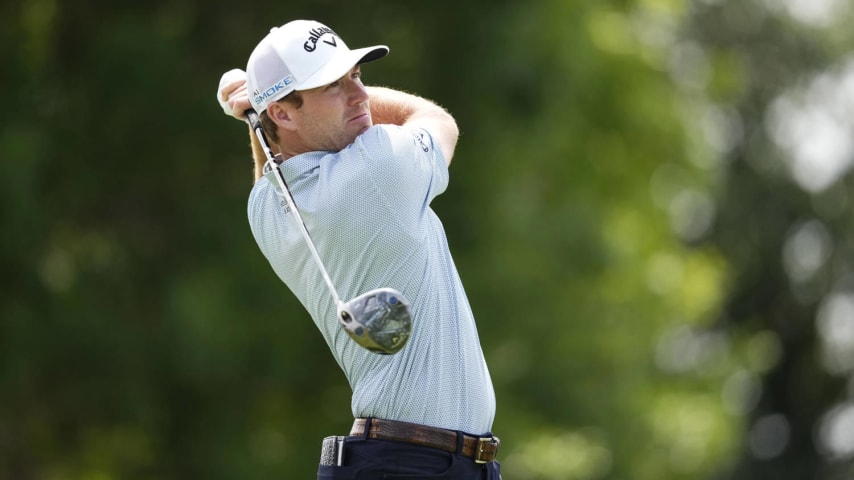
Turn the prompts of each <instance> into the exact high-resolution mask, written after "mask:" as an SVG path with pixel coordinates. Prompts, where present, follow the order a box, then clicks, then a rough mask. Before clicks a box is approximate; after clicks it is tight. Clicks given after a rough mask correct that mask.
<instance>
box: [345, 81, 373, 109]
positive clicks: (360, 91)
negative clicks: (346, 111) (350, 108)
mask: <svg viewBox="0 0 854 480" xmlns="http://www.w3.org/2000/svg"><path fill="white" fill-rule="evenodd" d="M348 83H349V84H350V103H351V104H352V105H356V104H359V103H362V102H364V101H366V100H368V90H367V89H366V88H365V86H364V85H362V81H361V80H359V79H355V80H351V81H350V82H348Z"/></svg>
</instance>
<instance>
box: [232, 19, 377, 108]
mask: <svg viewBox="0 0 854 480" xmlns="http://www.w3.org/2000/svg"><path fill="white" fill-rule="evenodd" d="M386 54H388V47H386V46H385V45H376V46H373V47H366V48H359V49H356V50H350V49H349V48H347V45H346V44H345V43H344V41H343V40H341V37H339V36H338V34H336V33H335V32H333V31H332V29H331V28H329V27H327V26H326V25H324V24H322V23H320V22H315V21H313V20H294V21H292V22H288V23H286V24H284V25H282V26H281V27H274V28H273V29H271V30H270V33H269V34H267V36H266V37H264V39H263V40H261V42H260V43H259V44H258V46H256V47H255V50H253V51H252V55H250V56H249V63H248V64H247V65H246V86H247V89H248V91H249V101H250V102H251V104H252V108H254V109H255V111H256V112H258V113H259V114H260V113H261V112H263V111H264V110H266V109H267V106H268V105H270V104H271V103H273V102H275V101H277V100H280V99H282V98H283V97H284V96H285V95H287V94H289V93H291V92H293V91H294V90H308V89H310V88H316V87H320V86H323V85H327V84H330V83H332V82H334V81H335V80H338V79H339V78H341V77H343V76H344V75H346V74H347V72H349V71H350V69H352V68H353V67H354V66H356V65H358V64H360V63H365V62H370V61H373V60H377V59H380V58H382V57H384V56H386Z"/></svg>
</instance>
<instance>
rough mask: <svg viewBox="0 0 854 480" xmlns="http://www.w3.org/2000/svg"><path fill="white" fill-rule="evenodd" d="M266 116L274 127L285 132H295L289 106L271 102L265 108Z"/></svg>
mask: <svg viewBox="0 0 854 480" xmlns="http://www.w3.org/2000/svg"><path fill="white" fill-rule="evenodd" d="M267 116H268V117H270V120H272V121H273V123H275V124H276V125H278V126H280V127H282V128H284V129H287V130H295V129H296V126H295V125H294V121H293V117H292V115H291V111H290V104H287V103H285V104H284V105H283V104H281V103H278V102H273V103H271V104H270V105H269V106H268V107H267Z"/></svg>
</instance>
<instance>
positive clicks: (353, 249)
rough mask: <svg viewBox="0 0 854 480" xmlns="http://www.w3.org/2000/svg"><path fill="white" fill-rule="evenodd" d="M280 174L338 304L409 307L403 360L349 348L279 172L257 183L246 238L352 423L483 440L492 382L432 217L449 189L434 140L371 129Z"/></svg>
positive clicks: (394, 129)
mask: <svg viewBox="0 0 854 480" xmlns="http://www.w3.org/2000/svg"><path fill="white" fill-rule="evenodd" d="M278 168H279V169H280V170H281V172H282V173H283V175H284V178H285V181H286V182H287V184H288V188H289V190H290V192H291V194H292V196H293V197H294V202H295V203H296V206H297V208H298V209H299V213H300V214H301V215H302V217H303V221H304V222H305V225H306V227H307V228H308V231H309V232H310V234H311V237H312V240H313V241H314V243H315V246H316V248H317V251H318V253H319V255H320V258H321V259H322V261H323V264H324V265H325V267H326V269H327V271H328V273H329V276H330V278H331V280H332V283H333V284H334V285H335V288H336V290H337V291H338V294H339V295H340V297H341V299H342V300H344V301H347V300H348V299H351V298H354V297H356V296H358V295H360V294H362V293H365V292H367V291H369V290H373V289H376V288H382V287H389V288H393V289H396V290H399V291H400V292H402V293H403V295H404V296H405V297H406V298H407V299H409V301H410V302H411V310H412V316H413V326H412V336H411V338H410V340H409V342H408V344H407V345H406V346H405V347H404V348H403V349H402V350H401V351H400V352H398V353H396V354H393V355H378V354H375V353H371V352H369V351H367V350H365V349H364V348H362V347H360V346H359V345H357V344H356V343H355V342H354V341H353V340H351V339H350V337H348V336H347V334H346V332H345V331H344V330H343V329H342V328H340V326H339V323H338V319H337V308H336V306H335V304H334V301H333V299H332V296H331V294H330V292H329V289H328V288H327V285H326V283H325V282H324V280H323V276H322V274H321V273H320V270H319V268H318V267H317V265H316V264H315V262H314V259H313V257H312V256H311V253H310V251H309V249H308V247H307V246H306V243H305V240H304V238H303V237H302V234H301V233H300V231H299V229H298V228H297V227H296V225H295V223H294V222H295V218H294V215H293V214H292V212H291V209H290V207H289V206H288V205H287V202H286V200H285V198H284V197H283V196H282V193H281V190H280V188H279V185H278V183H277V181H276V178H275V176H274V175H275V173H274V172H269V173H267V174H266V175H265V176H264V177H262V178H261V179H259V181H258V182H256V184H255V186H254V188H253V189H252V192H251V194H250V196H249V205H248V215H249V223H250V226H251V229H252V234H253V236H254V237H255V240H256V242H257V243H258V246H259V247H260V249H261V252H262V253H263V254H264V256H265V257H266V258H267V260H268V261H269V262H270V265H271V266H272V268H273V270H274V271H275V273H276V275H278V277H279V278H280V279H281V280H282V281H283V282H284V283H285V284H286V285H287V286H288V288H289V289H290V290H291V292H293V294H294V295H296V297H297V298H298V299H299V301H300V302H301V303H302V305H303V306H304V307H305V309H306V310H307V311H308V313H309V314H310V316H311V318H312V319H313V321H314V323H315V324H316V325H317V328H318V329H319V330H320V332H321V334H322V335H323V338H324V339H325V340H326V343H327V344H328V345H329V348H330V350H331V351H332V354H333V355H334V357H335V359H336V361H337V362H338V364H339V366H340V367H341V369H342V370H343V372H344V374H345V375H346V377H347V380H348V381H349V383H350V386H351V388H352V391H353V397H352V402H351V405H352V410H353V416H354V417H379V418H386V419H391V420H399V421H404V422H412V423H419V424H422V425H429V426H433V427H440V428H447V429H452V430H461V431H464V432H468V433H472V434H481V433H485V432H488V431H491V429H492V422H493V419H494V416H495V394H494V391H493V387H492V380H491V378H490V376H489V371H488V369H487V366H486V362H485V361H484V357H483V352H482V350H481V347H480V341H479V339H478V333H477V327H476V325H475V320H474V316H473V314H472V311H471V307H470V306H469V302H468V298H467V297H466V294H465V291H464V289H463V284H462V282H461V280H460V277H459V274H458V272H457V268H456V266H455V265H454V261H453V259H452V258H451V254H450V251H449V249H448V243H447V238H446V236H445V230H444V227H443V226H442V223H441V221H440V220H439V218H438V217H437V216H436V214H435V213H434V212H433V210H432V209H431V208H430V202H431V201H432V200H433V199H434V198H436V196H437V195H439V194H441V193H442V192H444V191H445V188H446V187H447V186H448V167H447V164H446V162H445V158H444V156H443V155H442V152H441V151H440V150H439V148H437V146H436V145H434V142H433V138H432V136H431V135H430V133H429V132H428V131H426V130H423V129H409V128H406V127H400V126H394V125H376V126H374V127H372V128H370V129H368V130H367V131H366V132H364V133H363V134H361V135H360V136H359V137H357V138H356V140H355V141H354V142H353V143H352V144H350V145H349V146H348V147H346V148H344V149H343V150H341V151H340V152H310V153H305V154H301V155H298V156H295V157H292V158H290V159H288V160H286V161H284V162H282V163H281V164H280V165H279V166H278Z"/></svg>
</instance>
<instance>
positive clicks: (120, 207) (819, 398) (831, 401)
mask: <svg viewBox="0 0 854 480" xmlns="http://www.w3.org/2000/svg"><path fill="white" fill-rule="evenodd" d="M296 18H313V19H317V20H320V21H322V22H324V23H327V24H328V25H330V26H331V27H332V28H333V29H335V30H336V31H337V32H338V33H339V34H340V35H341V36H342V37H343V38H344V39H345V40H346V41H347V43H348V44H349V45H350V46H351V47H357V46H364V45H372V44H376V43H382V44H387V45H389V46H390V47H391V55H390V56H389V57H388V58H387V59H384V60H383V61H381V62H377V63H375V64H371V65H369V66H367V67H365V69H364V70H363V72H364V76H363V78H364V79H365V82H366V83H368V84H379V85H387V86H390V87H393V88H398V89H403V90H407V91H412V92H416V93H419V94H421V95H424V96H426V97H428V98H432V99H435V100H436V101H437V102H438V103H440V104H442V105H443V106H445V107H446V108H448V110H449V111H451V112H452V113H453V114H454V115H455V117H456V118H457V121H458V123H459V126H460V129H461V131H462V135H461V139H460V144H459V146H458V149H457V153H456V156H455V160H454V162H453V164H452V166H451V184H450V187H449V189H448V191H447V192H446V193H445V194H444V195H442V196H441V197H439V198H438V199H437V200H436V201H435V202H434V203H433V206H434V209H435V210H436V211H437V213H438V214H439V216H440V217H441V218H442V219H443V221H444V224H445V227H446V230H447V233H448V237H449V241H450V245H451V251H452V253H453V255H454V257H455V259H456V261H457V265H458V267H459V270H460V274H461V276H462V278H463V281H464V284H465V286H466V289H467V291H468V293H469V296H470V300H471V304H472V307H473V310H474V312H475V316H476V318H477V321H478V325H479V329H480V334H481V340H482V344H483V349H484V352H485V355H486V357H487V361H488V363H489V366H490V370H491V373H492V376H493V380H494V383H495V388H496V391H497V395H498V412H497V417H496V420H495V425H494V430H495V432H496V433H497V434H498V435H499V436H501V437H502V439H503V444H502V450H501V452H500V459H501V461H502V464H503V469H504V477H505V478H506V479H508V480H524V479H578V480H594V479H624V480H629V479H631V480H654V479H655V480H658V479H676V480H678V479H686V480H687V479H739V480H742V479H743V480H761V479H775V480H777V479H783V480H787V479H797V480H804V479H820V480H829V479H833V480H837V479H839V480H841V479H851V478H854V465H852V463H853V462H854V375H852V372H854V261H852V260H854V222H852V212H854V206H852V185H854V178H852V174H851V172H850V169H851V164H852V161H854V55H852V51H851V46H852V45H854V29H851V24H852V20H854V6H852V4H851V3H850V2H848V1H846V0H811V1H801V0H702V1H700V0H698V1H691V2H683V1H678V0H610V1H580V0H578V1H572V0H539V1H530V2H522V1H517V2H512V1H506V0H505V1H501V0H497V1H496V0H493V1H485V0H466V1H459V0H455V1H449V0H434V1H432V2H401V1H395V0H365V1H360V2H334V1H331V0H304V1H303V2H299V3H295V2H250V3H244V4H238V3H235V2H222V1H206V2H202V1H198V0H171V1H169V2H165V1H158V0H155V1H152V2H143V3H138V4H137V5H136V6H130V4H128V3H125V2H111V1H104V0H78V1H76V2H60V1H58V0H11V1H6V2H3V4H2V6H0V59H2V68H0V82H2V84H0V85H2V89H0V91H2V98H3V104H2V108H0V118H2V121H0V159H1V160H0V182H2V185H0V220H2V232H3V234H2V236H0V245H2V254H0V265H2V272H3V278H4V281H3V288H2V290H0V479H3V480H6V479H11V480H72V479H73V480H78V479H79V480H114V479H139V480H153V479H164V480H167V479H168V480H172V479H209V480H218V479H223V480H224V479H253V480H254V479H258V480H260V479H274V478H278V479H282V478H287V479H290V478H314V472H315V469H316V463H317V459H318V457H319V445H320V443H319V442H320V439H321V438H322V437H324V436H326V435H331V434H342V433H345V432H346V431H347V430H348V428H349V426H350V423H351V418H350V410H349V389H348V386H347V383H346V381H345V379H344V376H343V374H342V373H341V372H340V370H339V369H338V367H337V365H336V364H335V363H334V361H333V360H332V359H331V356H330V354H329V353H328V351H327V348H326V346H325V344H324V343H323V342H322V339H321V337H320V335H319V334H318V333H317V332H316V331H315V330H314V327H313V325H312V324H311V322H310V321H309V319H308V316H307V314H306V313H305V312H304V311H303V310H302V308H301V307H300V305H299V304H298V302H297V301H296V300H295V298H294V297H293V296H292V295H291V293H290V292H289V291H288V290H287V289H286V288H285V287H284V285H282V284H281V283H280V282H279V281H278V280H277V278H276V277H275V276H274V274H273V272H272V270H271V269H270V268H269V266H268V265H267V264H266V262H265V260H264V259H263V257H262V256H261V254H260V252H259V251H258V249H257V247H256V246H255V244H254V241H253V239H252V237H251V234H250V232H249V228H248V223H247V220H246V199H247V195H248V191H249V189H250V187H251V181H252V163H251V159H250V155H249V149H248V135H247V131H246V128H245V127H244V126H242V125H240V124H239V123H238V122H236V121H234V120H232V119H229V118H227V117H225V116H224V115H223V114H222V112H221V110H220V109H219V106H218V105H217V104H216V102H215V100H214V95H215V91H216V86H217V82H218V80H219V77H220V74H221V73H223V72H224V71H226V70H228V69H230V68H233V67H244V66H245V61H246V59H247V57H248V55H249V53H250V51H251V50H252V48H253V47H254V45H255V44H256V43H257V42H258V41H259V40H260V39H261V38H262V37H263V36H264V35H265V34H266V32H267V31H268V29H269V28H270V27H272V26H274V25H279V24H282V23H284V22H286V21H288V20H291V19H296Z"/></svg>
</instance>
